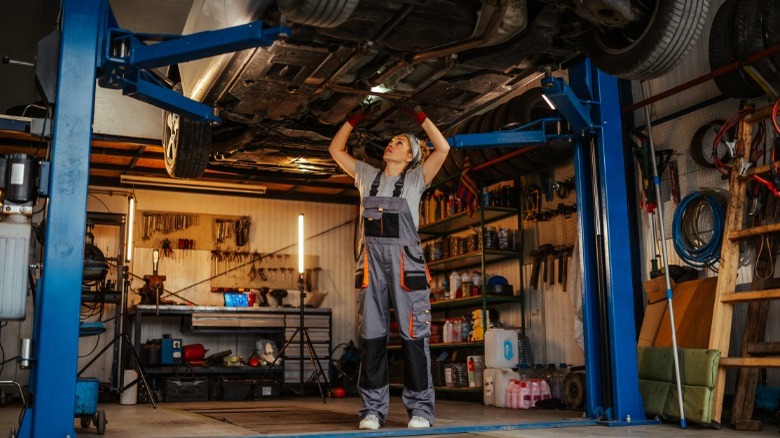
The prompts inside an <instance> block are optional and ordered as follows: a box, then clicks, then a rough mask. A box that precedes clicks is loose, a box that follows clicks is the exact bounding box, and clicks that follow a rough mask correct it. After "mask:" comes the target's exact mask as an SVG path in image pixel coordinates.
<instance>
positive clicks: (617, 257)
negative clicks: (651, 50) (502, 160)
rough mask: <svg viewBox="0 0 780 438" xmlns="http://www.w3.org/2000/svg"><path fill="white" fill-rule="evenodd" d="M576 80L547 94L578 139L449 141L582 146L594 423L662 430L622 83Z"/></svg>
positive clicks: (517, 133)
mask: <svg viewBox="0 0 780 438" xmlns="http://www.w3.org/2000/svg"><path fill="white" fill-rule="evenodd" d="M569 80H570V81H571V85H569V84H567V83H566V81H564V80H563V79H562V78H556V77H552V75H550V74H549V72H548V74H547V75H546V76H545V77H544V78H543V79H542V87H543V93H544V95H545V96H546V97H547V98H548V99H549V100H550V101H551V102H552V103H553V104H554V105H555V107H556V109H557V110H558V111H559V112H560V113H561V114H562V115H563V117H564V118H565V119H566V121H567V122H569V124H570V125H571V127H572V132H573V133H572V134H571V135H549V134H547V133H546V132H545V131H546V130H545V125H546V124H548V123H549V122H550V120H549V119H547V120H542V121H539V122H535V123H532V124H529V125H526V126H523V127H520V128H517V129H514V130H510V131H500V132H492V133H481V134H463V135H455V136H454V137H453V138H452V139H451V140H449V141H450V144H451V145H452V146H454V147H457V148H464V149H465V148H482V147H530V146H540V145H543V144H545V143H547V142H550V141H556V140H558V141H560V140H563V139H564V138H565V139H568V140H569V141H571V140H573V141H574V167H575V178H576V183H577V187H578V190H577V205H578V207H577V210H578V218H579V238H580V246H579V248H580V255H581V257H582V260H583V289H584V297H583V326H584V327H583V329H584V335H585V361H586V364H587V372H586V411H587V415H588V416H589V417H591V418H594V419H601V420H606V421H604V424H607V425H610V426H619V425H641V424H657V423H658V421H657V420H647V418H646V414H645V408H644V404H643V402H642V396H641V394H640V393H639V373H638V365H637V356H636V341H637V334H636V317H635V315H634V308H635V307H634V291H636V290H639V289H638V288H641V285H640V284H639V276H638V272H637V271H636V266H637V264H636V260H637V258H638V254H637V252H636V247H635V246H633V245H627V244H626V242H631V238H632V233H631V229H632V227H633V226H634V225H633V223H632V220H631V212H630V211H629V208H630V207H629V206H630V205H631V203H630V202H629V199H630V196H629V193H628V191H627V188H626V187H627V186H628V184H627V182H628V181H629V180H630V178H632V177H633V172H632V171H631V159H632V155H631V151H630V150H627V149H626V148H625V147H624V145H623V141H622V135H623V134H622V124H621V117H620V99H619V92H618V81H617V79H616V78H614V77H612V76H609V75H607V74H605V73H603V72H601V71H599V70H598V69H596V68H595V67H594V66H593V65H592V64H591V62H590V60H588V59H586V60H584V61H581V62H579V63H576V64H575V65H573V66H572V67H570V69H569ZM594 183H595V184H594ZM605 387H606V388H608V392H605V391H604V388H605Z"/></svg>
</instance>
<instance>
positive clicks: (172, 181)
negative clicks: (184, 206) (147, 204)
mask: <svg viewBox="0 0 780 438" xmlns="http://www.w3.org/2000/svg"><path fill="white" fill-rule="evenodd" d="M119 180H120V181H121V182H122V183H123V184H134V185H140V186H152V187H163V188H168V189H191V190H192V189H195V190H204V191H211V192H228V193H252V194H256V195H264V194H265V190H266V188H265V186H261V185H257V184H238V183H227V182H218V181H202V180H195V179H176V178H163V177H156V176H141V175H122V176H120V178H119Z"/></svg>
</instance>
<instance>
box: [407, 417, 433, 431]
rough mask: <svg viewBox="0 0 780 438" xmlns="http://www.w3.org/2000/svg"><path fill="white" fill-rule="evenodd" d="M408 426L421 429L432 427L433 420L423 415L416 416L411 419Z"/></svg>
mask: <svg viewBox="0 0 780 438" xmlns="http://www.w3.org/2000/svg"><path fill="white" fill-rule="evenodd" d="M407 427H410V428H412V429H420V428H424V427H431V422H430V421H428V420H426V419H425V418H423V417H418V416H416V415H415V416H414V417H412V419H411V420H409V424H408V425H407Z"/></svg>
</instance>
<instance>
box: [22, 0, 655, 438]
mask: <svg viewBox="0 0 780 438" xmlns="http://www.w3.org/2000/svg"><path fill="white" fill-rule="evenodd" d="M62 8H63V9H62V12H63V13H62V30H61V40H60V62H59V72H58V86H57V97H56V100H57V102H56V103H57V110H56V117H55V120H54V125H53V126H54V129H53V142H52V158H51V175H50V186H49V190H48V192H49V195H50V200H49V216H48V220H47V226H46V246H45V250H44V270H43V277H42V279H41V280H40V281H39V282H38V290H37V291H36V297H35V298H36V299H35V321H34V327H33V344H34V347H33V349H34V353H33V354H34V358H33V365H32V367H31V373H30V392H31V394H32V395H33V401H32V403H31V404H30V406H28V407H27V408H26V412H25V414H24V417H23V420H22V425H21V429H20V431H19V436H22V437H30V436H35V437H55V436H75V431H74V428H73V419H74V398H75V387H76V365H77V359H78V357H77V356H78V335H79V333H78V331H79V306H80V296H79V294H78V293H74V291H80V290H81V280H82V278H81V275H82V263H83V254H82V252H83V251H82V248H83V246H84V229H85V225H86V199H87V184H88V177H89V150H90V142H91V137H92V128H91V122H92V115H93V107H94V95H95V80H96V79H97V80H98V82H99V83H100V85H101V86H107V87H111V88H121V89H122V90H123V92H124V93H125V94H127V95H129V96H131V97H134V98H137V99H140V100H143V101H145V102H149V103H152V104H154V105H156V106H159V107H162V108H164V109H168V110H171V111H174V112H177V113H180V114H183V115H186V116H188V117H191V118H193V119H195V120H198V121H201V122H207V123H219V117H218V116H217V115H216V114H214V112H213V109H212V108H211V107H209V106H207V105H203V104H200V103H198V102H194V101H191V100H189V99H186V98H184V97H182V96H180V95H178V94H176V93H174V92H173V91H171V90H170V89H168V88H167V87H165V86H164V85H163V84H162V83H161V81H160V80H158V79H157V78H156V77H155V75H153V74H151V73H149V71H148V70H147V69H150V68H153V67H158V66H164V65H169V64H173V63H177V62H183V61H187V60H192V59H196V58H200V57H205V56H212V55H215V54H218V53H224V52H229V51H236V50H242V49H245V48H249V47H255V46H259V45H269V44H271V43H272V42H273V41H274V40H275V39H277V38H280V37H284V36H285V35H289V29H287V28H283V27H278V28H270V29H268V28H265V27H264V26H263V25H262V23H250V24H247V25H244V26H238V27H234V28H230V29H225V30H221V31H214V32H208V33H201V34H193V35H188V36H183V37H182V36H165V35H137V34H132V33H130V32H127V31H125V30H122V29H119V27H118V25H117V23H116V20H115V19H114V17H113V14H112V13H111V11H110V9H109V7H108V4H107V1H106V0H63V2H62ZM145 41H159V42H158V43H157V44H154V45H146V44H145ZM93 65H94V67H95V68H85V66H93ZM569 77H570V78H571V81H572V85H571V87H569V86H568V85H567V84H566V83H565V82H563V80H561V79H558V78H553V77H551V76H549V75H548V76H547V77H545V79H544V80H543V86H544V90H545V91H544V93H545V95H546V96H547V97H548V98H550V100H551V101H552V102H553V103H554V104H555V105H556V107H557V108H558V109H559V111H560V112H561V114H563V116H564V117H565V118H566V120H567V121H568V122H569V123H570V124H571V126H572V127H573V128H574V134H573V135H572V136H571V137H572V138H573V140H574V143H575V146H574V162H575V171H576V182H577V186H578V187H579V190H578V191H577V203H578V211H579V225H580V226H579V228H580V242H581V245H580V251H581V255H582V259H583V261H584V270H583V271H584V274H583V275H584V278H583V285H584V293H585V296H584V300H583V320H584V332H585V359H586V364H587V370H588V372H587V374H586V409H587V415H588V416H589V417H591V418H592V419H598V420H606V421H605V423H606V424H612V425H629V424H630V425H639V424H647V423H656V421H652V420H647V419H646V416H645V412H644V406H643V403H642V398H641V395H640V394H639V382H638V374H637V359H636V326H635V317H634V312H633V309H634V296H633V293H634V291H635V290H637V288H638V287H639V284H638V283H639V281H638V279H639V277H638V275H637V271H636V266H637V264H636V263H635V261H636V257H637V254H636V251H635V249H633V248H632V246H631V245H627V244H626V242H630V237H631V220H630V215H629V211H628V208H629V207H628V205H629V203H628V199H629V196H628V193H627V189H626V186H627V184H626V182H627V181H629V178H631V177H632V175H631V172H630V171H629V167H628V166H627V165H626V164H627V163H629V162H630V161H629V159H630V152H629V151H627V150H626V149H625V148H624V147H623V143H622V140H621V138H622V133H621V120H620V108H619V99H618V86H617V80H616V79H615V78H613V77H610V76H608V75H606V74H604V73H602V72H600V71H598V70H597V69H595V68H594V67H593V66H592V65H591V64H590V62H589V61H588V60H585V61H582V62H579V63H578V64H576V65H574V66H573V67H571V68H570V70H569ZM544 131H545V130H544V127H543V125H542V129H541V130H540V131H537V132H533V131H521V130H517V131H510V132H497V133H489V134H468V135H464V136H458V135H456V136H455V138H454V139H453V140H452V143H453V144H454V146H455V147H460V148H469V147H513V146H515V147H523V146H530V145H538V144H543V143H545V142H547V141H549V140H551V138H549V137H548V136H547V135H546V134H545V132H544ZM553 140H554V139H553ZM592 181H597V182H598V184H597V188H598V190H597V191H596V193H594V192H593V191H592V190H590V189H591V182H592ZM598 254H602V255H601V256H598ZM599 290H603V291H604V300H600V299H599ZM600 307H604V311H600ZM602 316H606V318H605V321H606V322H605V323H604V324H602V322H601V321H602V319H601V318H602ZM605 326H606V327H605ZM602 333H604V335H605V336H606V339H605V338H604V337H603V336H604V335H602ZM603 345H606V346H607V347H606V348H607V349H608V354H604V353H603V347H602V346H603ZM603 369H608V370H609V372H608V373H603V374H602V372H601V371H602V370H603ZM605 380H608V381H609V382H606V381H605ZM605 383H610V385H609V387H610V388H611V391H610V393H609V394H605V392H604V391H603V387H604V384H605ZM610 400H611V402H608V401H610ZM581 423H586V424H592V423H589V422H587V421H585V422H581ZM562 425H569V426H573V425H575V424H572V423H571V422H569V423H563V424H560V423H550V424H549V426H550V427H560V426H562ZM576 425H581V424H576ZM515 426H516V427H513V426H512V425H503V426H501V428H502V430H508V429H514V428H518V427H520V425H515ZM525 426H528V425H525ZM461 429H462V430H461ZM481 429H485V427H480V426H475V427H474V428H466V429H464V428H460V429H459V430H454V429H453V430H452V431H450V430H448V428H446V427H445V428H435V430H436V432H440V433H455V432H468V431H478V430H481ZM485 430H488V429H485ZM491 430H492V429H491ZM399 432H410V431H408V430H404V431H399ZM412 432H414V431H412ZM431 432H433V430H429V431H427V432H426V433H431ZM399 434H400V435H409V433H399Z"/></svg>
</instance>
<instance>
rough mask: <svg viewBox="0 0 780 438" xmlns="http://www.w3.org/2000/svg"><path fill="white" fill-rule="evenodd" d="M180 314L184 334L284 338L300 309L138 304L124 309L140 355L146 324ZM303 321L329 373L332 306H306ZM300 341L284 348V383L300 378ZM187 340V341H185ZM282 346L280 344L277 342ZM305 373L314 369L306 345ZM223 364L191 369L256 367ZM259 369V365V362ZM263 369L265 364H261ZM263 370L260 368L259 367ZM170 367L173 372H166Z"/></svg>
mask: <svg viewBox="0 0 780 438" xmlns="http://www.w3.org/2000/svg"><path fill="white" fill-rule="evenodd" d="M170 317H179V318H180V320H181V332H182V334H188V333H189V334H193V335H194V334H215V335H219V334H248V335H252V334H254V335H263V336H267V337H272V336H274V335H275V336H276V337H278V338H279V339H282V338H283V339H284V340H285V341H288V340H289V339H290V338H291V337H292V336H293V334H294V333H295V331H296V329H297V328H298V326H299V321H300V320H299V318H300V310H299V309H298V308H296V307H224V306H183V305H160V306H159V312H158V307H157V306H155V305H153V304H139V305H137V306H135V307H132V308H130V309H128V318H129V319H130V321H131V324H132V326H133V344H134V346H135V350H136V352H137V353H138V354H139V356H140V354H141V348H142V345H143V344H142V341H141V340H142V339H143V329H144V324H145V323H148V322H150V321H154V320H155V319H158V318H170ZM304 323H305V326H306V328H308V332H309V337H310V339H311V342H312V346H313V347H314V350H315V352H316V354H317V356H318V357H319V359H320V363H321V364H322V367H323V368H324V371H325V373H326V375H330V374H329V373H330V363H331V357H330V352H331V350H332V348H333V346H332V341H331V338H332V311H331V309H319V308H318V309H314V308H306V309H305V313H304ZM300 342H301V336H300V335H296V336H295V339H294V340H293V342H292V343H291V344H290V346H289V347H287V350H286V351H285V354H284V356H285V361H284V363H283V365H282V366H281V367H275V369H278V370H279V371H280V372H281V371H282V370H283V371H284V381H285V383H290V384H296V383H298V382H299V380H300V373H299V369H300V360H299V358H300ZM185 343H186V342H185ZM278 348H279V349H281V348H282V345H278ZM303 357H304V378H306V377H308V376H309V375H310V374H311V372H312V371H313V369H312V367H311V363H310V361H309V353H308V351H307V349H306V348H305V345H304V356H303ZM175 368H176V367H161V368H154V369H148V370H147V372H149V373H152V374H155V373H166V372H168V371H166V369H167V370H174V369H175ZM225 368H227V367H211V368H207V367H203V368H194V369H193V370H192V371H193V372H194V373H195V374H213V373H215V372H218V373H220V374H225V373H230V374H234V373H235V374H238V373H242V372H248V371H251V372H255V373H256V372H258V369H256V368H250V369H249V370H247V368H246V367H240V368H239V367H237V368H235V369H233V370H226V369H225ZM260 368H262V367H260ZM262 369H264V368H262ZM262 369H261V370H262ZM170 372H174V371H170Z"/></svg>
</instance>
